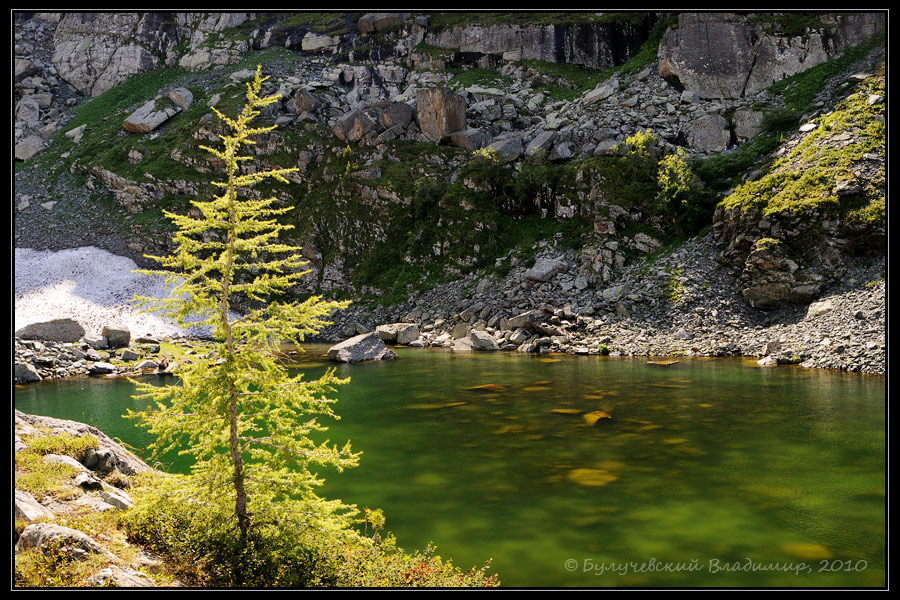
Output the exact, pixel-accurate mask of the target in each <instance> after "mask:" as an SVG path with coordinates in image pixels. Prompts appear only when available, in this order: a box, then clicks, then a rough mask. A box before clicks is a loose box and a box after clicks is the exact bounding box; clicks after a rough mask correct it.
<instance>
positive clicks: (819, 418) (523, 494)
mask: <svg viewBox="0 0 900 600" xmlns="http://www.w3.org/2000/svg"><path fill="white" fill-rule="evenodd" d="M325 349H326V348H325V347H323V346H308V347H307V350H308V352H307V354H306V355H304V357H303V359H302V361H301V363H300V364H299V368H300V369H301V370H302V371H304V372H306V373H308V374H309V377H310V378H315V377H318V376H319V374H321V373H322V372H323V371H324V370H325V369H326V368H327V367H329V366H333V365H330V364H329V363H327V361H325V360H324V359H323V357H322V353H323V352H324V350H325ZM396 350H397V352H398V354H399V355H400V358H399V359H398V360H395V361H389V362H381V363H367V364H356V365H340V366H338V367H337V375H338V376H340V377H350V378H351V382H350V383H349V384H347V385H344V386H341V387H340V388H339V389H338V392H337V394H336V397H337V398H339V401H338V403H337V404H336V405H335V410H336V412H337V413H338V414H339V415H340V416H341V420H340V421H336V422H333V423H332V424H331V429H330V431H329V432H328V437H329V439H330V440H331V441H332V442H337V443H339V444H343V442H344V441H346V440H348V439H349V440H350V441H351V443H352V446H353V449H354V450H355V451H362V452H363V455H362V457H361V461H360V466H359V467H357V468H356V469H351V470H348V471H345V472H343V473H340V474H339V473H336V472H328V471H323V472H321V473H320V474H321V475H323V476H324V477H325V478H326V480H327V483H326V485H325V487H324V488H322V491H321V494H322V495H324V496H326V497H331V498H341V499H342V500H344V501H345V502H347V503H354V504H357V505H358V506H360V507H364V506H368V507H370V508H376V507H378V508H382V509H383V510H384V513H385V515H386V517H387V527H386V529H388V530H389V531H391V532H393V533H394V534H395V535H396V537H397V539H398V543H399V545H400V546H402V547H404V548H406V549H409V550H412V549H415V548H419V549H424V548H425V546H426V545H427V544H428V543H429V542H434V544H435V545H436V546H437V553H438V554H439V555H441V556H442V557H445V558H447V557H453V561H454V564H456V565H458V566H461V567H469V566H472V565H479V566H480V565H481V564H482V563H483V562H484V561H485V560H487V559H488V558H492V559H493V562H492V572H497V573H498V574H499V577H500V580H501V583H502V584H503V585H504V586H527V587H544V586H548V587H555V586H588V587H599V586H641V587H670V586H678V587H683V586H687V587H695V586H696V587H699V586H703V587H706V586H715V587H718V586H727V587H757V586H758V587H768V586H777V587H786V586H800V587H813V586H829V587H831V586H834V587H839V586H840V587H843V586H884V585H885V573H886V562H885V557H886V496H885V488H886V468H885V463H886V444H885V432H886V383H885V379H884V377H882V376H872V375H861V374H858V373H843V372H836V371H825V370H814V369H803V368H800V367H786V366H782V367H777V368H759V367H757V366H756V365H755V362H754V361H751V360H743V359H699V358H693V359H692V358H682V359H680V361H679V362H678V364H675V365H672V366H668V367H660V366H649V365H647V359H646V358H624V357H597V356H562V355H560V356H556V355H542V356H534V355H523V354H519V353H478V354H476V353H453V352H450V351H447V350H437V349H430V350H416V349H406V348H396ZM131 393H132V386H131V384H130V383H129V382H128V381H127V380H123V379H101V378H83V379H73V380H67V381H56V382H54V381H48V382H41V383H38V384H31V385H28V386H16V390H15V406H16V408H18V409H19V410H22V411H24V412H26V413H32V414H40V415H52V416H56V417H61V418H66V419H73V420H78V421H83V422H87V423H90V424H92V425H94V426H96V427H98V428H100V429H101V430H103V431H104V432H106V433H107V434H109V435H111V436H114V437H118V438H120V439H121V440H123V441H124V442H126V443H128V444H130V445H131V446H134V447H137V448H143V447H145V446H147V444H148V443H149V439H148V436H147V435H146V434H145V433H144V432H143V431H142V430H138V429H136V428H135V426H134V423H133V422H132V421H130V420H125V419H123V418H122V417H121V415H122V414H123V413H124V412H125V411H126V409H127V408H134V409H139V408H143V406H138V405H137V404H136V403H135V401H133V400H132V399H131V398H130V394H131ZM607 416H608V417H611V418H606V417H607ZM173 468H176V469H177V468H182V469H183V468H185V466H184V465H174V466H173Z"/></svg>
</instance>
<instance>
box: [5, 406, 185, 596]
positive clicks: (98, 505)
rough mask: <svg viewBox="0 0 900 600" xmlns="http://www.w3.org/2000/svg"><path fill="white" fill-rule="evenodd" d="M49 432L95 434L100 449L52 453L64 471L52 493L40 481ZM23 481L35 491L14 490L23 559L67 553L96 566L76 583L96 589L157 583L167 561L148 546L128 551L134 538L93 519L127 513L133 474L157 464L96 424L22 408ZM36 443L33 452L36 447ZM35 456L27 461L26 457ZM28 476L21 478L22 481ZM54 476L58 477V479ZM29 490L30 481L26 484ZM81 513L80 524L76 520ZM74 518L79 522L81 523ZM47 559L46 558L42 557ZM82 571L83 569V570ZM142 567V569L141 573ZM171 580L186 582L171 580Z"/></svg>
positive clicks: (18, 448)
mask: <svg viewBox="0 0 900 600" xmlns="http://www.w3.org/2000/svg"><path fill="white" fill-rule="evenodd" d="M46 437H56V438H59V437H72V438H93V440H96V447H94V448H90V447H89V448H88V450H87V451H84V452H80V453H77V454H73V455H71V456H70V455H57V454H47V455H44V456H43V459H44V461H45V462H48V463H53V466H54V468H56V469H62V472H61V474H60V476H59V477H57V478H56V480H55V482H54V483H53V485H52V488H53V489H52V491H48V489H42V488H41V486H40V485H37V486H36V485H35V480H34V478H33V477H32V478H30V479H29V478H27V475H29V474H31V475H33V473H34V472H33V470H32V469H33V467H31V466H29V465H32V463H33V458H34V456H35V453H38V455H39V454H40V450H38V448H40V443H41V441H42V439H43V438H46ZM15 438H16V444H15V452H16V461H15V463H16V482H17V486H18V484H19V482H20V481H21V482H23V484H24V482H26V481H27V482H28V483H27V485H28V486H30V491H24V490H22V489H16V490H15V506H14V516H15V519H16V523H15V524H14V528H13V543H14V546H15V553H16V561H17V562H18V561H19V560H20V555H22V556H21V558H22V559H23V560H24V559H26V558H25V555H34V554H42V555H44V556H46V557H47V559H51V560H57V559H59V558H63V557H64V558H65V559H66V560H68V561H86V562H85V563H84V564H85V565H86V567H89V568H91V569H92V570H93V574H91V572H92V571H87V572H86V573H85V575H86V577H85V579H83V580H80V581H78V582H77V583H74V585H85V584H86V585H88V586H92V587H96V586H100V587H153V586H156V585H159V584H160V583H161V582H159V581H157V580H156V579H154V577H157V576H156V575H151V574H154V573H159V570H158V569H159V567H160V566H161V562H160V560H159V558H158V557H156V556H153V555H151V554H149V553H147V552H145V551H143V550H140V549H138V550H137V552H135V551H134V550H133V549H132V550H130V551H127V552H123V550H128V547H129V546H130V544H129V543H126V542H124V541H123V540H119V539H115V538H116V536H110V535H109V532H106V533H99V532H98V531H97V530H96V529H94V527H93V526H92V525H91V523H92V519H93V518H94V517H97V518H101V519H103V518H105V517H100V514H101V513H106V512H107V511H126V510H129V509H131V508H132V507H133V505H134V502H133V501H132V499H131V498H130V496H129V494H128V492H127V491H126V488H129V487H130V485H131V475H134V474H135V473H143V472H147V471H151V470H152V469H151V468H150V467H149V466H148V465H147V464H146V463H144V462H143V461H141V460H140V459H139V458H137V457H136V456H134V455H133V454H131V453H130V452H128V451H127V450H125V449H124V448H122V447H121V446H120V445H118V444H117V443H115V442H113V441H112V440H111V439H110V438H109V437H108V436H106V435H105V434H103V433H101V432H100V431H98V430H97V429H95V428H94V427H91V426H89V425H86V424H84V423H77V422H75V421H66V420H63V419H54V418H51V417H41V416H36V415H27V414H24V413H22V412H20V411H16V419H15ZM31 445H34V446H35V449H34V450H33V451H32V450H30V449H29V446H31ZM25 455H29V459H28V460H22V461H20V460H19V457H20V456H23V457H24V456H25ZM20 477H21V479H20ZM54 477H55V476H54ZM23 487H24V485H23ZM73 517H74V521H73ZM73 522H74V523H80V524H79V525H74V526H73ZM42 560H43V559H42ZM79 568H82V567H79ZM142 571H143V572H142ZM170 585H180V584H179V583H178V582H171V583H170Z"/></svg>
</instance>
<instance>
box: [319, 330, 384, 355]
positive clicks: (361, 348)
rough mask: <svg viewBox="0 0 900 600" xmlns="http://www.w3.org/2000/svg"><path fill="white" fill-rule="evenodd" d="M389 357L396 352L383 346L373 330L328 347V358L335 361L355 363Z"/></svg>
mask: <svg viewBox="0 0 900 600" xmlns="http://www.w3.org/2000/svg"><path fill="white" fill-rule="evenodd" d="M391 358H397V353H396V352H394V351H393V350H391V349H390V348H388V347H387V346H385V345H384V342H383V341H381V338H379V337H378V334H377V333H375V332H374V331H373V332H370V333H364V334H361V335H357V336H354V337H352V338H350V339H347V340H344V341H343V342H341V343H339V344H335V345H334V346H332V347H331V348H329V349H328V360H333V361H336V362H346V363H355V362H364V361H368V360H387V359H391Z"/></svg>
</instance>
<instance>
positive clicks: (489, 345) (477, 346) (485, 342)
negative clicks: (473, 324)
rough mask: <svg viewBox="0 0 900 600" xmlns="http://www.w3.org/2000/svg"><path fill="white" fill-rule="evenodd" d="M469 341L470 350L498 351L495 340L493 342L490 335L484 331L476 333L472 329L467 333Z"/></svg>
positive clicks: (498, 347)
mask: <svg viewBox="0 0 900 600" xmlns="http://www.w3.org/2000/svg"><path fill="white" fill-rule="evenodd" d="M469 340H470V341H471V342H472V350H487V351H493V350H499V349H500V346H499V345H498V344H497V340H495V339H494V338H493V337H492V336H491V334H489V333H488V332H486V331H478V330H475V329H473V330H472V331H470V332H469Z"/></svg>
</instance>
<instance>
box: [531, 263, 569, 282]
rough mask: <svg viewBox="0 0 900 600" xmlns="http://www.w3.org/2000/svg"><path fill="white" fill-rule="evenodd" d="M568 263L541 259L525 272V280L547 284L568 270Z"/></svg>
mask: <svg viewBox="0 0 900 600" xmlns="http://www.w3.org/2000/svg"><path fill="white" fill-rule="evenodd" d="M566 268H567V267H566V263H564V262H562V261H558V260H554V259H552V258H539V259H537V260H536V261H534V266H533V267H531V268H530V269H528V270H527V271H525V279H530V280H531V281H539V282H545V281H550V279H551V278H552V277H553V276H554V275H556V274H557V273H560V272H562V271H565V270H566Z"/></svg>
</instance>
